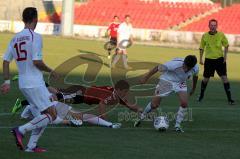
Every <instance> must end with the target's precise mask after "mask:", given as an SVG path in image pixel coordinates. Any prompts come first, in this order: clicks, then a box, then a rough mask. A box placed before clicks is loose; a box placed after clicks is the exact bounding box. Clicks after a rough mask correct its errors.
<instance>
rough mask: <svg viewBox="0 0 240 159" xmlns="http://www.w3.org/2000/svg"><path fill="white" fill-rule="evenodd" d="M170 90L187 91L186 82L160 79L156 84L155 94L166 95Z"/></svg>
mask: <svg viewBox="0 0 240 159" xmlns="http://www.w3.org/2000/svg"><path fill="white" fill-rule="evenodd" d="M172 92H175V93H177V92H187V84H186V82H172V81H167V80H164V79H160V80H159V83H158V84H157V86H156V90H155V96H160V97H166V96H168V95H170V94H171V93H172Z"/></svg>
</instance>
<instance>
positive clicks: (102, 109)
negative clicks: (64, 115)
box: [14, 80, 142, 118]
mask: <svg viewBox="0 0 240 159" xmlns="http://www.w3.org/2000/svg"><path fill="white" fill-rule="evenodd" d="M129 87H130V86H129V84H128V82H127V81H125V80H120V81H118V82H117V83H116V84H115V85H114V87H113V86H91V87H89V88H86V87H84V86H81V85H72V86H70V87H68V88H66V89H56V88H53V87H50V86H49V87H48V90H49V91H50V92H51V93H52V94H53V100H58V101H60V102H64V103H71V104H81V103H85V104H88V105H92V104H96V105H98V106H99V107H98V108H99V109H98V110H99V115H100V117H102V118H105V117H106V114H105V113H106V109H107V108H110V106H114V105H117V104H121V105H123V106H125V107H127V108H129V109H131V110H133V111H134V112H142V108H141V107H139V106H137V105H136V104H130V102H129V101H128V99H127V96H128V91H129ZM17 105H18V106H17V107H18V108H14V109H18V110H19V109H20V108H22V107H25V106H26V105H29V103H28V102H27V101H26V100H24V101H18V104H17ZM15 106H16V104H15ZM15 106H14V107H15ZM108 106H109V107H108ZM18 110H15V112H17V111H18Z"/></svg>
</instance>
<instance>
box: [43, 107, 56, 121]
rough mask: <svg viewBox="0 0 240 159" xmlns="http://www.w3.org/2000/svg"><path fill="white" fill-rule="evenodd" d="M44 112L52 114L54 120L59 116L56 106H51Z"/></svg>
mask: <svg viewBox="0 0 240 159" xmlns="http://www.w3.org/2000/svg"><path fill="white" fill-rule="evenodd" d="M43 113H44V114H48V115H50V116H51V118H52V121H54V120H55V119H56V118H57V112H56V109H55V108H54V107H49V108H47V109H46V110H45V111H43Z"/></svg>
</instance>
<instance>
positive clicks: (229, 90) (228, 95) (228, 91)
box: [223, 83, 232, 101]
mask: <svg viewBox="0 0 240 159" xmlns="http://www.w3.org/2000/svg"><path fill="white" fill-rule="evenodd" d="M223 85H224V89H225V92H226V94H227V98H228V101H231V100H232V97H231V89H230V84H229V83H224V84H223Z"/></svg>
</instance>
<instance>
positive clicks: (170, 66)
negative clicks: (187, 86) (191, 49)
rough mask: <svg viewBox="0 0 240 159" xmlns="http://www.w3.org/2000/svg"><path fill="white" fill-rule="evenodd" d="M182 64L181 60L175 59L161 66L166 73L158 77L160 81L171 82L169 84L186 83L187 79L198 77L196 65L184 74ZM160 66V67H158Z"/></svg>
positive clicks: (182, 60)
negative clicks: (164, 68)
mask: <svg viewBox="0 0 240 159" xmlns="http://www.w3.org/2000/svg"><path fill="white" fill-rule="evenodd" d="M183 63H184V59H183V58H175V59H173V60H171V61H169V62H166V63H165V64H163V65H164V66H165V67H166V71H165V72H163V74H162V75H161V76H160V79H163V80H167V81H171V82H179V83H181V82H186V80H187V79H188V78H190V77H191V76H193V75H196V76H197V75H198V72H199V67H198V64H196V65H195V66H194V67H193V68H192V69H191V70H189V71H188V72H184V70H183V68H182V66H183ZM159 66H160V65H159Z"/></svg>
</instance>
